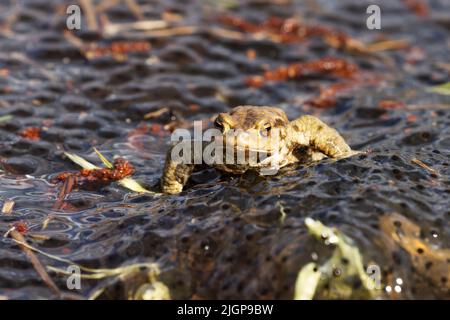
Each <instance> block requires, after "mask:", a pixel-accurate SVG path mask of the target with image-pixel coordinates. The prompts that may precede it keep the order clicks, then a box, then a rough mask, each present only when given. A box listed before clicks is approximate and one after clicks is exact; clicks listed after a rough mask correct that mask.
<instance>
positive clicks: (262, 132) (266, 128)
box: [259, 124, 272, 137]
mask: <svg viewBox="0 0 450 320" xmlns="http://www.w3.org/2000/svg"><path fill="white" fill-rule="evenodd" d="M270 129H272V127H271V126H270V124H267V125H265V126H264V128H263V129H261V130H259V134H260V135H261V136H263V137H267V136H268V135H269V133H270Z"/></svg>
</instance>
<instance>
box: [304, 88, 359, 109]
mask: <svg viewBox="0 0 450 320" xmlns="http://www.w3.org/2000/svg"><path fill="white" fill-rule="evenodd" d="M353 86H354V83H349V82H343V83H334V84H332V85H330V86H328V87H325V88H321V89H320V94H319V96H318V97H315V98H313V99H310V100H308V101H306V104H307V105H310V106H312V107H316V108H321V109H326V108H332V107H335V106H336V103H337V99H338V97H339V94H342V93H343V92H344V91H345V90H349V89H350V88H351V87H353Z"/></svg>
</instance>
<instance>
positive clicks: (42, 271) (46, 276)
mask: <svg viewBox="0 0 450 320" xmlns="http://www.w3.org/2000/svg"><path fill="white" fill-rule="evenodd" d="M9 235H10V236H11V238H13V239H14V240H15V241H16V242H18V243H19V246H20V248H21V249H22V251H23V252H24V253H25V255H26V256H27V258H28V259H29V260H30V262H31V264H32V265H33V267H34V269H35V270H36V272H37V273H38V274H39V276H40V277H41V279H42V280H43V281H44V283H45V284H46V285H47V286H48V287H49V288H50V290H52V291H53V293H54V294H56V295H57V296H58V297H61V291H60V290H59V288H58V287H57V286H56V284H55V283H54V282H53V280H52V278H50V276H49V274H48V273H47V271H46V270H45V267H44V266H43V265H42V263H41V262H40V261H39V259H38V258H37V257H36V255H35V254H34V253H33V251H32V250H30V248H29V245H28V243H27V242H26V240H25V238H24V237H23V235H22V234H21V233H20V232H19V231H18V230H17V229H16V227H13V228H12V229H11V230H10V231H9Z"/></svg>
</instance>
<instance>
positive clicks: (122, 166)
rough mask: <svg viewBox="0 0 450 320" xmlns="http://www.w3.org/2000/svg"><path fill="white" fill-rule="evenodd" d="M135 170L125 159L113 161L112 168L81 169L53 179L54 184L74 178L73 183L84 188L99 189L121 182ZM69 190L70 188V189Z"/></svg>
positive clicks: (61, 174)
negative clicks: (114, 182)
mask: <svg viewBox="0 0 450 320" xmlns="http://www.w3.org/2000/svg"><path fill="white" fill-rule="evenodd" d="M134 171H135V169H134V167H133V165H132V164H131V163H129V162H128V161H126V160H125V159H122V158H118V159H116V160H114V163H113V168H112V169H109V168H101V169H81V170H80V171H79V172H75V173H73V172H63V173H60V174H59V175H58V176H56V178H55V179H54V182H61V181H62V182H66V181H67V180H69V181H70V179H73V178H75V180H74V183H75V184H76V185H81V186H84V187H87V188H89V187H94V188H95V187H101V186H105V185H108V184H109V183H111V182H113V181H118V180H121V179H123V178H125V177H128V176H130V175H132V174H133V173H134ZM70 189H71V188H70Z"/></svg>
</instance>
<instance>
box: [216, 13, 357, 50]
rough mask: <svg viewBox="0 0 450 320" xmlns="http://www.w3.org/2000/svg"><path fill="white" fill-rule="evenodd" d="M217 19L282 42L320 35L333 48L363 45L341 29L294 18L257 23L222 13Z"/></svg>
mask: <svg viewBox="0 0 450 320" xmlns="http://www.w3.org/2000/svg"><path fill="white" fill-rule="evenodd" d="M219 21H220V22H222V23H223V24H226V25H230V26H233V27H234V28H236V29H239V30H241V31H243V32H248V33H266V34H267V35H268V36H269V38H272V39H274V40H277V41H280V42H283V43H292V42H300V41H302V40H305V39H307V38H309V37H320V38H322V39H323V40H324V41H325V42H326V43H328V44H329V45H330V46H332V47H334V48H346V49H361V47H363V44H362V43H361V42H359V41H357V40H355V39H352V38H351V37H349V36H348V35H346V34H345V33H343V32H341V31H336V30H334V29H332V28H329V27H325V26H318V25H315V26H310V25H305V24H303V23H301V22H300V21H298V20H297V19H294V18H287V19H283V18H279V17H269V18H268V19H267V20H265V21H263V22H262V23H259V24H258V23H251V22H247V21H245V20H244V19H242V18H239V17H236V16H232V15H223V16H221V17H219Z"/></svg>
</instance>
